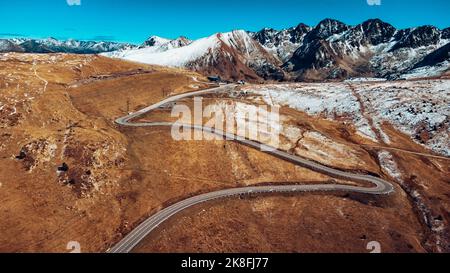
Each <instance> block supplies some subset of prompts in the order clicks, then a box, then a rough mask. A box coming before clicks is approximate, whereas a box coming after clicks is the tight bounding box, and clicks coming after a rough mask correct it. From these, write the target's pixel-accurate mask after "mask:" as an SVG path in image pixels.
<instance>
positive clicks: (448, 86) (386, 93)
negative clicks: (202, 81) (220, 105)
mask: <svg viewBox="0 0 450 273" xmlns="http://www.w3.org/2000/svg"><path fill="white" fill-rule="evenodd" d="M246 90H247V91H250V92H254V93H256V94H258V95H261V97H262V99H263V100H264V102H265V103H267V104H269V105H282V106H288V107H291V108H294V109H297V110H299V111H303V112H306V113H308V114H310V115H320V116H322V117H324V118H329V119H335V118H336V117H341V118H344V119H348V120H349V121H350V122H352V123H353V124H354V125H355V127H356V129H357V131H358V133H359V134H360V135H361V136H364V137H366V138H368V139H370V140H372V141H374V142H384V143H386V144H389V143H390V139H389V135H388V134H386V133H385V132H383V129H382V125H383V124H384V123H388V124H391V125H392V126H394V128H396V129H397V130H399V131H401V132H403V133H405V134H407V135H408V136H410V137H411V138H412V139H413V140H414V141H415V142H417V143H419V144H422V145H425V146H426V147H428V148H429V149H431V150H433V151H434V152H436V153H439V154H442V155H445V156H450V142H449V141H448V139H449V136H450V81H449V80H422V81H397V82H377V83H351V84H350V83H320V84H309V83H308V84H307V83H298V84H271V85H262V86H250V87H246ZM361 104H362V105H363V107H364V109H362V107H361ZM368 117H370V118H371V119H372V122H373V124H372V125H373V126H371V124H370V122H369V121H368ZM374 130H376V131H379V134H380V135H381V138H382V139H378V138H377V132H374Z"/></svg>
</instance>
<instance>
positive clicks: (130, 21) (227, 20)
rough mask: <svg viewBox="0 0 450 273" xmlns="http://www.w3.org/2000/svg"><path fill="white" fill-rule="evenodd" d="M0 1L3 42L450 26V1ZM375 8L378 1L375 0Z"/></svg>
mask: <svg viewBox="0 0 450 273" xmlns="http://www.w3.org/2000/svg"><path fill="white" fill-rule="evenodd" d="M67 1H72V2H76V1H78V0H0V18H1V19H0V20H1V23H0V37H12V36H25V37H33V38H45V37H50V36H51V37H55V38H58V39H68V38H74V39H83V40H113V41H123V42H133V43H141V42H143V41H144V40H145V39H146V38H148V37H149V36H151V35H158V36H162V37H168V38H175V37H178V36H180V35H185V36H187V37H188V38H191V39H196V38H200V37H204V36H208V35H211V34H213V33H215V32H223V31H229V30H233V29H245V30H253V31H254V30H259V29H261V28H263V27H272V28H276V29H281V28H286V27H290V26H295V25H297V24H298V23H300V22H303V23H306V24H309V25H315V24H317V23H318V22H319V21H320V20H322V19H324V18H335V19H339V20H341V21H343V22H345V23H348V24H353V25H354V24H358V23H361V22H362V21H364V20H366V19H369V18H380V19H383V20H385V21H387V22H389V23H391V24H393V25H394V26H395V27H398V28H406V27H412V26H419V25H426V24H431V25H435V26H437V27H439V28H444V27H449V26H450V16H449V13H450V12H449V11H450V1H449V0H380V1H381V5H380V6H370V5H368V4H367V0H225V1H214V0H208V1H207V0H192V1H187V0H166V1H163V0H147V1H145V0H141V1H137V0H80V1H81V5H79V6H77V5H72V6H70V5H68V3H67ZM374 1H375V0H374Z"/></svg>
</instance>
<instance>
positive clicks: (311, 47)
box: [283, 19, 450, 80]
mask: <svg viewBox="0 0 450 273" xmlns="http://www.w3.org/2000/svg"><path fill="white" fill-rule="evenodd" d="M446 35H448V34H446V32H444V31H440V30H439V29H437V28H435V27H433V26H423V27H418V28H412V29H404V30H397V29H395V28H394V27H393V26H392V25H390V24H388V23H385V22H383V21H381V20H379V19H373V20H368V21H366V22H364V23H362V24H359V25H357V26H354V27H352V26H348V25H346V24H344V23H342V22H339V21H336V20H332V19H326V20H323V21H322V22H320V23H319V24H318V25H317V26H316V27H315V28H314V29H313V30H311V31H310V32H309V33H308V34H307V35H306V36H305V38H304V41H303V44H302V45H301V46H300V47H299V48H298V49H297V50H296V51H295V52H294V54H293V56H292V58H291V59H289V60H288V61H287V62H286V63H285V64H284V65H283V68H284V69H285V70H287V71H288V72H290V73H291V75H292V76H293V78H294V79H297V80H302V79H334V78H348V77H361V76H364V77H367V76H369V77H386V78H398V77H401V75H402V74H405V73H408V71H410V70H412V69H414V67H415V66H416V65H417V64H418V63H419V62H421V61H422V60H423V59H424V58H425V57H426V56H427V55H428V54H430V53H432V52H433V51H435V50H437V49H439V48H440V47H442V46H444V45H445V44H447V43H449V42H450V40H448V39H447V38H445V37H447V36H446Z"/></svg>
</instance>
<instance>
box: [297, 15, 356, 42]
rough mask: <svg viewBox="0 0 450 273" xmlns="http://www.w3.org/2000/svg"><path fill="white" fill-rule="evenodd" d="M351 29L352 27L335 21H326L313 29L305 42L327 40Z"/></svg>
mask: <svg viewBox="0 0 450 273" xmlns="http://www.w3.org/2000/svg"><path fill="white" fill-rule="evenodd" d="M348 29H350V26H348V25H346V24H344V23H342V22H340V21H338V20H334V19H328V18H327V19H324V20H322V21H321V22H320V23H319V24H318V25H317V26H316V27H315V28H313V29H312V30H311V31H310V32H309V33H308V34H307V35H306V37H305V41H307V42H311V41H313V40H317V39H327V38H328V37H330V36H332V35H334V34H339V33H342V32H344V31H346V30H348Z"/></svg>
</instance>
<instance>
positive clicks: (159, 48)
mask: <svg viewBox="0 0 450 273" xmlns="http://www.w3.org/2000/svg"><path fill="white" fill-rule="evenodd" d="M191 43H192V41H191V40H189V39H188V38H186V37H183V36H181V37H179V38H177V39H175V40H171V39H166V38H162V37H159V36H151V37H150V38H148V39H147V40H146V41H145V42H144V43H143V44H142V45H141V46H139V47H132V48H123V49H121V50H118V51H113V52H106V53H104V54H103V55H104V56H107V57H114V58H121V59H130V60H134V58H133V57H132V56H134V55H136V56H141V55H149V54H154V53H161V52H165V51H168V50H172V49H175V48H180V47H184V46H187V45H189V44H191Z"/></svg>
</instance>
